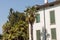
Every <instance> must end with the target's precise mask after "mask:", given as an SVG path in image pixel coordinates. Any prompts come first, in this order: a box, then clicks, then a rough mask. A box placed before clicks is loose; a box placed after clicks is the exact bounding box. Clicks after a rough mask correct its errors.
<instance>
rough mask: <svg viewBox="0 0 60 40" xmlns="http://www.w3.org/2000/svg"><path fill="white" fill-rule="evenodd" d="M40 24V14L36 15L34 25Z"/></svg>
mask: <svg viewBox="0 0 60 40" xmlns="http://www.w3.org/2000/svg"><path fill="white" fill-rule="evenodd" d="M39 22H40V14H36V23H39Z"/></svg>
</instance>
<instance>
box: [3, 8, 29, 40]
mask: <svg viewBox="0 0 60 40" xmlns="http://www.w3.org/2000/svg"><path fill="white" fill-rule="evenodd" d="M25 18H26V16H25V14H24V13H20V12H18V11H16V12H12V9H11V10H10V15H9V16H8V19H9V20H8V21H7V22H6V23H5V24H4V25H3V40H7V39H8V40H13V39H14V40H21V39H22V38H24V39H25V40H27V39H28V26H29V25H28V23H27V22H26V20H25Z"/></svg>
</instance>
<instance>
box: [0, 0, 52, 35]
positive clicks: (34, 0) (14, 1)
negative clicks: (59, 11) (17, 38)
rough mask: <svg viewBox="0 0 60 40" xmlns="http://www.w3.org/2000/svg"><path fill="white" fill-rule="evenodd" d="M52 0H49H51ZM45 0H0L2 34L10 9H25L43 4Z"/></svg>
mask: <svg viewBox="0 0 60 40" xmlns="http://www.w3.org/2000/svg"><path fill="white" fill-rule="evenodd" d="M51 1H52V0H49V2H51ZM43 2H44V0H0V34H1V33H2V25H3V24H4V23H5V22H6V21H7V19H8V18H7V17H8V15H9V9H10V8H13V9H14V10H15V11H19V12H20V11H21V12H22V11H24V9H26V8H27V7H28V6H33V5H35V4H39V5H40V4H43Z"/></svg>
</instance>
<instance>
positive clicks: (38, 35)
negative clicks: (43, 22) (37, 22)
mask: <svg viewBox="0 0 60 40" xmlns="http://www.w3.org/2000/svg"><path fill="white" fill-rule="evenodd" d="M36 40H41V37H40V30H36Z"/></svg>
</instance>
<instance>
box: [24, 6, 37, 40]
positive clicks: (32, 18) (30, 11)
mask: <svg viewBox="0 0 60 40" xmlns="http://www.w3.org/2000/svg"><path fill="white" fill-rule="evenodd" d="M36 11H37V10H36V8H35V7H34V6H33V7H29V8H27V10H26V11H25V12H26V15H27V17H26V20H27V22H28V23H30V25H31V40H33V24H34V21H35V12H36Z"/></svg>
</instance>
